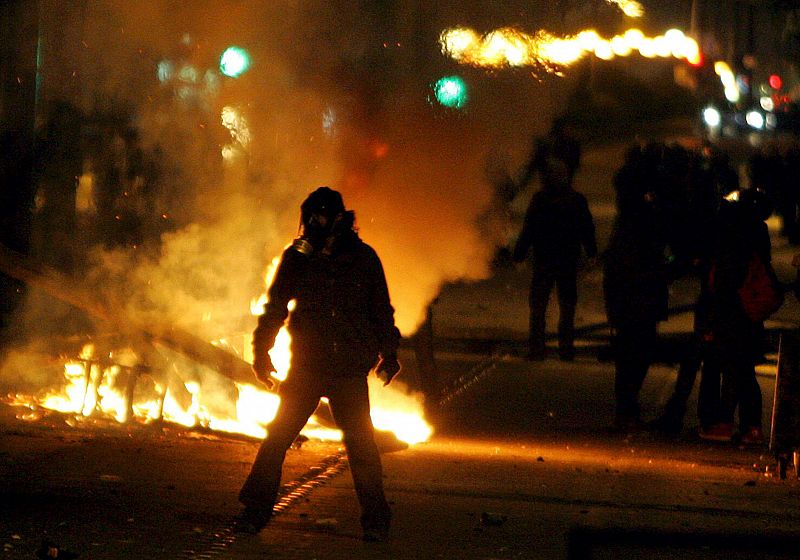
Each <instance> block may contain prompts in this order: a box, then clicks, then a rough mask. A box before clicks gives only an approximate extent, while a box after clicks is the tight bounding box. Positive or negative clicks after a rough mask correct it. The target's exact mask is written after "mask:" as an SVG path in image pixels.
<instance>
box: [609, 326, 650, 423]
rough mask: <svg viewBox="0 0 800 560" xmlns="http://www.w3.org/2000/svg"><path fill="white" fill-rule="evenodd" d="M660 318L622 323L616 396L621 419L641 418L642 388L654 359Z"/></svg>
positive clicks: (616, 350)
mask: <svg viewBox="0 0 800 560" xmlns="http://www.w3.org/2000/svg"><path fill="white" fill-rule="evenodd" d="M656 340H657V331H656V321H631V322H626V323H625V324H622V325H619V326H617V328H616V334H615V336H614V343H613V344H614V347H613V348H614V365H615V376H614V396H615V399H616V416H617V419H618V420H639V419H640V411H639V391H640V390H641V388H642V384H643V383H644V378H645V377H646V376H647V370H648V369H649V368H650V364H651V362H652V361H653V355H654V352H655V346H656Z"/></svg>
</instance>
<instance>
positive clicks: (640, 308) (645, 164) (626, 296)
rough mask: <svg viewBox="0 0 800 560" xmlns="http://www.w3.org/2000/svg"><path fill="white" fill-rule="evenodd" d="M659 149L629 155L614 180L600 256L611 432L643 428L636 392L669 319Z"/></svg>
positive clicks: (637, 393)
mask: <svg viewBox="0 0 800 560" xmlns="http://www.w3.org/2000/svg"><path fill="white" fill-rule="evenodd" d="M659 158H660V155H659V152H658V149H657V147H654V146H652V147H649V148H647V149H646V150H641V149H640V148H639V147H636V148H634V149H632V150H631V151H630V152H629V153H628V155H627V157H626V161H625V164H624V165H623V167H622V169H620V171H619V172H618V173H617V175H616V176H615V179H614V183H615V188H616V193H617V217H616V220H615V222H614V227H613V230H612V233H611V237H610V239H609V243H608V248H607V250H606V252H605V253H604V255H603V292H604V295H605V304H606V313H607V316H608V321H609V324H610V325H611V328H612V330H613V340H612V348H613V355H614V365H615V380H614V394H615V400H616V407H615V420H614V426H615V428H617V429H620V430H623V431H628V430H635V429H639V428H640V427H641V426H642V422H641V416H640V408H639V391H640V390H641V387H642V384H643V383H644V379H645V376H646V375H647V372H648V369H649V367H650V364H651V363H652V361H653V357H654V353H655V347H656V342H657V330H656V327H657V324H658V322H659V321H662V320H665V319H666V318H667V303H668V283H669V274H668V270H667V264H666V247H667V237H666V231H665V224H664V220H663V214H662V212H661V210H660V208H659V205H658V197H657V194H656V193H655V192H653V190H651V189H652V187H653V184H654V178H653V173H654V172H656V170H657V164H658V162H659V161H660V160H659Z"/></svg>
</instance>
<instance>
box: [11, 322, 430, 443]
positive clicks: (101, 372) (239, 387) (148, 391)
mask: <svg viewBox="0 0 800 560" xmlns="http://www.w3.org/2000/svg"><path fill="white" fill-rule="evenodd" d="M285 336H288V335H285ZM282 339H283V340H286V339H285V338H284V337H282ZM129 352H131V351H129ZM272 352H273V354H282V353H283V352H288V344H287V346H286V347H285V348H277V346H276V348H275V349H273V351H272ZM281 361H282V362H283V363H288V359H286V358H284V359H283V360H281ZM167 377H168V380H166V381H165V380H164V379H162V376H160V375H157V374H155V372H153V371H150V370H148V369H147V368H144V367H128V366H125V365H121V364H108V363H107V361H106V360H103V359H101V356H98V353H97V350H96V347H95V346H94V345H93V344H86V345H85V346H84V347H83V348H82V350H81V352H80V355H79V356H78V357H77V358H76V359H73V360H68V361H67V362H66V363H65V364H64V376H63V381H62V383H61V384H60V385H59V386H58V387H53V388H49V389H46V390H45V391H43V392H42V394H40V395H35V396H34V395H22V394H14V395H8V396H7V397H6V398H5V399H4V400H5V402H6V403H7V404H9V405H12V406H18V407H23V408H25V412H23V413H20V414H19V415H18V417H19V418H20V419H23V420H31V421H33V420H37V419H39V418H40V417H41V416H42V412H43V411H46V410H50V411H56V412H61V413H64V414H69V415H73V416H74V417H75V418H80V419H87V418H103V419H107V420H111V421H116V422H120V423H126V422H131V421H135V422H138V423H143V424H150V423H155V422H168V423H173V424H177V425H180V426H186V427H194V428H203V429H208V430H211V431H213V432H225V433H232V434H242V435H246V436H250V437H254V438H259V439H262V438H264V437H268V431H269V428H268V425H269V423H270V422H271V421H272V420H273V419H274V418H275V414H276V411H277V409H278V405H279V404H280V397H278V395H277V394H276V393H273V392H270V391H266V390H263V389H261V388H258V387H256V386H255V385H249V384H246V383H238V382H231V383H232V384H233V386H234V389H233V390H228V391H225V390H216V391H215V390H214V389H213V388H214V386H215V383H202V382H201V380H200V379H199V378H198V379H192V380H185V381H184V380H182V378H181V376H180V375H179V373H178V372H177V371H173V372H170V375H168V376H167ZM284 379H285V375H284ZM207 385H208V388H209V390H206V386H207ZM369 387H370V399H371V400H372V403H373V406H372V420H373V424H374V426H375V428H376V429H378V430H382V431H388V432H392V433H393V434H394V435H395V437H396V438H397V439H399V440H400V441H403V442H405V443H408V444H414V443H420V442H423V441H426V440H427V439H428V438H429V437H430V435H431V433H432V428H431V426H430V425H429V424H428V423H427V422H426V421H425V418H424V415H423V412H422V404H421V401H420V399H419V398H417V397H415V396H414V395H410V394H406V393H405V392H404V391H402V390H401V389H395V388H392V387H383V386H382V383H381V382H380V381H379V380H378V379H377V378H374V377H371V378H370V379H369ZM323 404H324V403H323ZM323 410H324V409H323ZM68 423H69V422H68ZM302 434H303V435H305V436H306V437H308V438H311V439H319V440H326V441H338V440H340V439H341V432H340V431H339V430H337V429H335V428H334V427H332V424H331V422H330V421H328V420H326V419H324V418H318V417H317V416H316V415H314V416H312V417H311V419H310V420H309V422H308V424H307V425H306V427H305V428H304V430H303V432H302Z"/></svg>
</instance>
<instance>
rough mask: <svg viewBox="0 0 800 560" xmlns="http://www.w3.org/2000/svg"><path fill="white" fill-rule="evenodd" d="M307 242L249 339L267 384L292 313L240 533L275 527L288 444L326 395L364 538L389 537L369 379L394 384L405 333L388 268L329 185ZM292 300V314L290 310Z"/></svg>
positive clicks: (291, 258)
mask: <svg viewBox="0 0 800 560" xmlns="http://www.w3.org/2000/svg"><path fill="white" fill-rule="evenodd" d="M300 210H301V220H302V225H301V228H302V229H301V236H300V237H299V238H297V239H296V240H295V241H294V243H293V244H292V245H291V246H289V247H288V248H287V249H286V250H285V251H284V252H283V255H282V258H281V262H280V265H279V266H278V269H277V271H276V273H275V278H274V281H273V283H272V285H271V286H270V288H269V291H268V296H269V299H268V303H267V304H266V305H265V309H264V314H263V315H261V316H260V317H259V319H258V327H257V328H256V330H255V332H254V335H253V354H254V362H253V371H254V372H255V375H256V378H257V379H258V380H259V381H261V382H263V383H264V384H266V385H268V386H269V385H271V379H270V372H271V371H274V368H273V366H272V362H271V360H270V357H269V354H268V351H269V349H270V348H271V347H272V345H273V343H274V341H275V336H276V335H277V333H278V331H279V330H280V328H281V327H282V326H283V325H284V321H286V319H287V317H288V324H287V328H288V331H289V334H290V335H291V338H292V343H291V344H292V347H291V351H292V364H291V369H290V371H289V374H288V377H287V379H286V381H284V382H283V383H282V384H281V385H280V388H279V394H280V397H281V403H280V407H279V409H278V412H277V416H276V417H275V420H274V421H273V422H272V423H271V424H270V426H269V435H268V437H267V439H266V440H264V442H263V443H262V444H261V447H260V449H259V451H258V454H257V456H256V459H255V462H254V464H253V466H252V469H251V471H250V474H249V476H248V477H247V480H246V481H245V483H244V485H243V486H242V488H241V491H240V493H239V501H240V502H242V503H243V504H244V506H245V508H244V510H243V511H242V513H241V514H240V515H239V516H238V517H237V527H238V528H239V529H240V530H241V531H243V532H258V531H259V530H260V529H261V528H263V527H264V525H265V524H266V523H267V522H268V521H269V518H270V516H271V514H272V507H273V505H274V503H275V500H276V498H277V494H278V490H279V486H280V479H281V470H282V466H283V461H284V458H285V454H286V451H287V449H288V448H289V447H290V446H291V444H292V442H293V441H294V440H295V438H296V437H297V435H298V434H299V432H300V430H301V429H302V428H303V426H304V425H305V423H306V421H307V420H308V418H309V416H310V415H311V414H312V413H313V412H314V410H315V409H316V407H317V404H318V403H319V400H320V398H321V397H323V396H327V397H328V399H329V405H330V408H331V412H332V414H333V418H334V420H335V421H336V424H337V425H338V427H339V428H340V429H341V430H342V432H343V434H344V445H345V448H346V450H347V456H348V461H349V465H350V470H351V472H352V476H353V482H354V485H355V490H356V494H357V495H358V500H359V503H360V506H361V525H362V528H363V535H364V539H365V540H368V541H374V540H384V539H385V538H387V536H388V531H389V524H390V519H391V512H390V509H389V506H388V504H387V501H386V498H385V495H384V489H383V479H382V466H381V459H380V455H379V451H378V448H377V446H376V444H375V440H374V434H373V427H372V421H371V419H370V405H369V395H368V391H367V374H368V373H369V372H370V371H371V370H372V369H375V370H376V372H377V374H378V376H379V377H380V378H381V379H382V380H383V381H384V385H388V384H389V382H390V381H391V380H392V378H393V377H394V376H395V375H396V374H397V373H398V372H399V371H400V364H399V362H398V360H397V347H398V344H399V340H400V333H399V331H398V329H397V327H396V326H395V323H394V308H393V307H392V305H391V303H390V299H389V291H388V288H387V285H386V279H385V276H384V272H383V266H382V264H381V261H380V259H379V257H378V255H377V254H376V252H375V251H374V250H373V249H372V248H371V247H370V246H369V245H367V244H366V243H364V242H363V241H362V240H361V239H360V237H359V236H358V233H357V231H356V229H355V227H354V222H355V213H354V212H353V211H352V210H345V206H344V202H343V200H342V196H341V195H340V194H339V193H338V192H337V191H335V190H333V189H330V188H328V187H320V188H318V189H317V190H315V191H314V192H312V193H311V194H310V195H309V196H308V198H306V200H305V201H304V202H303V204H302V206H301V208H300ZM291 300H294V301H295V302H296V303H295V307H294V309H293V310H292V312H291V315H290V314H289V311H288V308H287V305H288V304H289V302H290V301H291Z"/></svg>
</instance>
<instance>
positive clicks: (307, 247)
mask: <svg viewBox="0 0 800 560" xmlns="http://www.w3.org/2000/svg"><path fill="white" fill-rule="evenodd" d="M340 221H341V214H338V215H336V216H332V217H331V216H326V215H325V214H320V213H317V212H314V213H311V214H309V215H303V217H302V225H301V231H300V236H299V237H298V238H297V239H295V240H294V243H292V247H293V248H294V249H295V250H297V251H299V252H300V253H303V254H304V255H310V254H311V253H313V252H315V251H319V250H322V249H323V248H325V246H326V245H327V243H328V240H329V239H330V238H332V237H335V236H336V235H337V232H338V229H339V228H338V227H337V225H338V224H339V223H340Z"/></svg>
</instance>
